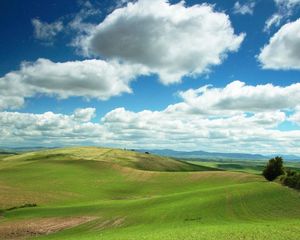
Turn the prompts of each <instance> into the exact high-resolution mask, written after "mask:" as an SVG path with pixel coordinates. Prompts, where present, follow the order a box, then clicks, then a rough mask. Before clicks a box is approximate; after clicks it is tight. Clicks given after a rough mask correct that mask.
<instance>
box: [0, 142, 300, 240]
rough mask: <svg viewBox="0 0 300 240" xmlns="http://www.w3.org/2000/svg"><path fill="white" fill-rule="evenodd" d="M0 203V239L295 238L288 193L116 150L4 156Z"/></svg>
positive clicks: (259, 181)
mask: <svg viewBox="0 0 300 240" xmlns="http://www.w3.org/2000/svg"><path fill="white" fill-rule="evenodd" d="M35 205H36V206H35ZM0 209H2V210H1V213H0V239H25V238H32V239H75V240H77V239H92V240H94V239H95V240H96V239H132V240H135V239H154V240H155V239H167V240H168V239H175V240H176V239H188V240H189V239H191V240H193V239H207V240H208V239H209V240H211V239H221V240H222V239H246V240H248V239H249V240H250V239H275V240H276V239H278V240H279V239H297V238H298V237H299V236H300V194H299V192H297V191H294V190H291V189H288V188H285V187H282V186H281V185H279V184H277V183H269V182H266V181H265V180H264V179H263V178H262V177H260V176H258V175H253V174H248V173H238V172H230V171H217V169H214V168H210V167H204V166H197V165H193V164H188V163H185V162H181V161H176V160H173V159H170V158H167V157H160V156H156V155H152V154H145V153H138V152H133V151H124V150H120V149H108V148H96V147H82V148H66V149H51V150H42V151H37V152H30V153H22V154H18V155H12V156H11V155H10V156H8V155H5V156H3V157H1V158H0ZM1 216H2V217H1ZM278 219H280V221H278ZM50 233H51V234H50ZM1 237H2V238H1Z"/></svg>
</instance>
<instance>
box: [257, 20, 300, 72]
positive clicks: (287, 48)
mask: <svg viewBox="0 0 300 240" xmlns="http://www.w3.org/2000/svg"><path fill="white" fill-rule="evenodd" d="M299 49H300V19H298V20H296V21H295V22H291V23H287V24H285V25H284V26H282V27H281V28H280V29H279V31H278V32H276V33H275V34H274V36H273V37H272V38H271V39H270V41H269V43H268V44H267V45H266V46H264V47H263V49H262V50H261V52H260V54H259V56H258V59H259V61H260V62H261V63H262V67H263V68H265V69H297V70H299V69H300V52H299Z"/></svg>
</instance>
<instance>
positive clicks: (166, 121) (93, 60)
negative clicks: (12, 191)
mask: <svg viewBox="0 0 300 240" xmlns="http://www.w3.org/2000/svg"><path fill="white" fill-rule="evenodd" d="M0 29H1V38H0V147H36V146H43V147H61V146H73V145H96V146H110V147H120V148H143V149H145V148H147V149H173V150H181V151H182V150H184V151H190V150H204V151H218V152H241V153H242V152H243V153H262V154H287V153H288V154H297V155H300V82H299V81H300V0H240V1H236V0H227V1H221V0H207V1H200V0H186V1H177V0H172V1H171V0H169V1H168V0H135V1H129V0H114V1H109V0H103V1H102V0H78V1H69V0H60V1H56V0H51V1H50V0H44V1H36V0H28V1H21V0H9V1H8V0H3V1H1V2H0Z"/></svg>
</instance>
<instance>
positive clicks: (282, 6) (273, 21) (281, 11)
mask: <svg viewBox="0 0 300 240" xmlns="http://www.w3.org/2000/svg"><path fill="white" fill-rule="evenodd" d="M274 2H275V5H276V7H277V12H276V13H274V14H273V15H272V16H271V17H269V18H268V19H267V21H266V23H265V27H264V31H265V32H267V31H269V30H270V29H271V28H272V27H273V26H276V27H278V26H280V24H281V23H282V22H283V21H286V20H288V19H289V17H290V16H292V15H293V14H294V12H295V9H296V8H297V7H299V6H300V0H274Z"/></svg>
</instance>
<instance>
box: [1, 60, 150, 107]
mask: <svg viewBox="0 0 300 240" xmlns="http://www.w3.org/2000/svg"><path fill="white" fill-rule="evenodd" d="M142 74H147V72H146V71H145V69H144V68H142V67H141V66H139V65H132V64H131V65H127V64H120V63H118V62H116V61H110V62H106V61H102V60H95V59H94V60H85V61H73V62H71V61H70V62H63V63H59V62H58V63H54V62H52V61H50V60H47V59H38V60H37V61H36V62H33V63H28V62H24V63H22V65H21V68H20V70H18V71H14V72H10V73H8V74H6V75H5V76H4V77H2V78H0V109H8V108H18V107H20V106H22V104H23V103H24V99H25V98H28V97H34V96H35V95H36V94H46V95H50V96H56V97H59V98H68V97H72V96H79V97H85V98H97V99H101V100H106V99H108V98H110V97H112V96H117V95H120V94H122V93H130V92H131V88H130V82H131V81H133V80H134V79H135V77H136V76H138V75H142Z"/></svg>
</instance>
